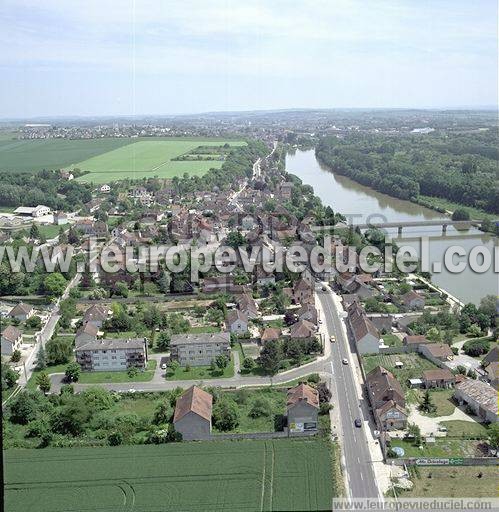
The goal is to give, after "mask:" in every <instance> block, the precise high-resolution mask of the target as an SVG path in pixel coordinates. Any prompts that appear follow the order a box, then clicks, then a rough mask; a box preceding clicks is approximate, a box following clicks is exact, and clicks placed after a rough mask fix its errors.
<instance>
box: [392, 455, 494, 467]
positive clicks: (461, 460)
mask: <svg viewBox="0 0 499 512" xmlns="http://www.w3.org/2000/svg"><path fill="white" fill-rule="evenodd" d="M386 463H387V464H393V465H394V466H404V465H406V466H450V467H452V466H499V458H498V457H449V458H430V457H417V458H416V457H409V458H396V459H386Z"/></svg>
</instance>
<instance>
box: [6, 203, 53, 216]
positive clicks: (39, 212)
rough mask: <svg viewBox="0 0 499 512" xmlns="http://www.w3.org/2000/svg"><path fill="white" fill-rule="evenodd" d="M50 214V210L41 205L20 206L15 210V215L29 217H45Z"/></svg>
mask: <svg viewBox="0 0 499 512" xmlns="http://www.w3.org/2000/svg"><path fill="white" fill-rule="evenodd" d="M49 213H50V208H49V207H48V206H44V205H43V204H39V205H38V206H19V208H16V209H15V210H14V214H15V215H22V216H29V217H34V218H38V217H43V216H45V215H48V214H49Z"/></svg>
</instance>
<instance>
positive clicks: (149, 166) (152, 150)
mask: <svg viewBox="0 0 499 512" xmlns="http://www.w3.org/2000/svg"><path fill="white" fill-rule="evenodd" d="M223 142H224V143H225V142H229V144H231V145H242V144H244V142H242V141H225V140H224V141H223ZM201 143H202V144H203V145H213V146H218V145H220V143H221V141H220V140H218V141H216V140H213V141H209V140H207V139H203V138H199V139H195V138H194V139H190V140H189V139H185V140H182V139H153V140H152V139H147V140H144V139H135V142H134V143H133V144H129V145H127V146H123V147H120V148H118V149H114V150H113V151H108V152H107V153H104V154H100V155H97V156H94V157H92V158H89V159H87V160H84V161H81V162H78V163H75V164H74V167H75V168H78V169H81V170H82V171H89V174H85V175H84V176H81V177H80V178H78V179H79V180H80V181H85V182H93V183H106V182H110V181H116V180H120V179H124V178H130V179H139V178H146V177H153V176H158V177H160V178H171V177H173V176H182V175H183V174H184V173H187V174H190V175H202V174H204V173H205V172H206V171H208V170H209V169H211V168H213V167H220V166H221V165H222V163H223V162H222V161H221V160H199V161H174V160H172V159H173V158H175V157H177V156H179V155H182V154H184V153H186V152H188V151H191V150H193V149H195V148H197V147H198V146H199V145H200V144H201Z"/></svg>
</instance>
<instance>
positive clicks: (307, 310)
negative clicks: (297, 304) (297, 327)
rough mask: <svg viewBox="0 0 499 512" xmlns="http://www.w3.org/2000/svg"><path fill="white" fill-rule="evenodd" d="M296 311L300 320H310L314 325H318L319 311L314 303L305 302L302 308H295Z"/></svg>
mask: <svg viewBox="0 0 499 512" xmlns="http://www.w3.org/2000/svg"><path fill="white" fill-rule="evenodd" d="M294 313H295V315H296V316H297V317H298V319H299V320H308V321H309V322H311V323H313V324H314V325H317V318H318V313H317V309H316V307H315V306H314V305H312V304H304V305H303V306H302V307H301V308H299V309H297V310H295V311H294Z"/></svg>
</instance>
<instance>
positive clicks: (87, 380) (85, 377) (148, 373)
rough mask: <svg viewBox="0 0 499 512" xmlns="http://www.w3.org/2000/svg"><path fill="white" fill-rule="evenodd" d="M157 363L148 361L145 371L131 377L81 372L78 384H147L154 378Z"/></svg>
mask: <svg viewBox="0 0 499 512" xmlns="http://www.w3.org/2000/svg"><path fill="white" fill-rule="evenodd" d="M156 364H157V361H156V360H155V359H150V360H149V361H148V362H147V370H144V371H139V372H138V373H137V375H134V376H133V377H129V376H128V372H126V371H123V372H116V371H115V372H82V373H81V375H80V378H79V380H78V382H79V383H80V384H106V383H108V382H149V381H150V380H152V378H153V377H154V370H155V369H156Z"/></svg>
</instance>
